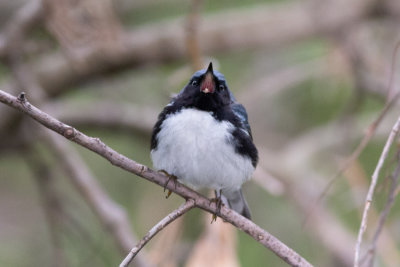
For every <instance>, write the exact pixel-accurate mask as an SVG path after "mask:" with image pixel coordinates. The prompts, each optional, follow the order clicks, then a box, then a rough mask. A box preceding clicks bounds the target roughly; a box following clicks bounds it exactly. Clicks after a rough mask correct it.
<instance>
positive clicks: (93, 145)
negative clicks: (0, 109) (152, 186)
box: [0, 90, 312, 267]
mask: <svg viewBox="0 0 400 267" xmlns="http://www.w3.org/2000/svg"><path fill="white" fill-rule="evenodd" d="M0 102H3V103H4V104H6V105H8V106H10V107H13V108H15V109H17V110H19V111H21V112H23V113H25V114H27V115H28V116H30V117H31V118H33V119H34V120H36V121H38V122H39V123H41V124H42V125H44V126H45V127H47V128H49V129H51V130H53V131H55V132H57V133H58V134H60V135H62V136H64V137H65V138H67V139H69V140H71V141H73V142H75V143H77V144H79V145H81V146H83V147H85V148H87V149H89V150H91V151H93V152H95V153H96V154H98V155H100V156H102V157H104V158H105V159H107V160H108V161H110V162H111V164H113V165H115V166H118V167H120V168H122V169H124V170H126V171H129V172H131V173H133V174H136V175H138V176H140V177H143V178H145V179H146V180H148V181H150V182H153V183H156V184H158V185H160V186H162V187H163V186H164V185H165V184H166V182H167V180H168V177H166V176H164V175H162V174H160V173H158V172H156V171H154V170H152V169H150V168H148V167H147V166H145V165H142V164H139V163H137V162H135V161H133V160H131V159H129V158H127V157H125V156H123V155H121V154H119V153H118V152H116V151H115V150H113V149H112V148H110V147H108V146H107V145H106V144H104V143H103V142H102V141H101V140H100V139H99V138H93V137H89V136H87V135H85V134H83V133H81V132H80V131H78V130H76V129H74V128H73V127H71V126H69V125H66V124H64V123H62V122H60V121H58V120H57V119H55V118H53V117H51V116H50V115H49V114H46V113H45V112H43V111H41V110H40V109H38V108H36V107H35V106H33V105H31V104H30V103H29V102H28V101H27V99H26V97H25V95H24V94H20V95H19V96H18V97H14V96H12V95H10V94H8V93H6V92H4V91H1V90H0ZM167 189H169V190H171V191H172V192H174V193H176V194H178V195H180V196H181V197H183V198H185V199H186V200H188V199H193V200H194V202H195V206H196V207H198V208H201V209H203V210H206V211H208V212H211V213H213V214H215V213H217V212H218V208H217V206H216V204H215V203H213V202H210V200H209V199H207V198H206V197H204V196H202V195H200V194H199V193H197V192H195V191H193V190H191V189H190V188H188V187H186V186H184V185H182V184H180V183H178V182H170V183H168V184H167ZM217 215H218V216H219V217H220V218H222V219H223V220H225V221H227V222H229V223H231V224H232V225H234V226H236V227H237V228H238V229H240V230H242V231H244V232H246V233H247V234H248V235H250V236H251V237H252V238H253V239H255V240H256V241H257V242H259V243H260V244H262V245H263V246H265V247H266V248H268V249H270V250H271V251H272V252H273V253H275V254H276V255H277V256H278V257H280V258H281V259H282V260H284V261H285V262H286V263H288V264H289V265H291V266H299V267H306V266H307V267H309V266H312V265H311V264H310V263H309V262H308V261H307V260H305V259H304V258H302V257H301V256H300V255H299V254H298V253H297V252H295V251H294V250H292V249H291V248H289V247H288V246H286V245H285V244H284V243H282V242H281V241H280V240H279V239H277V238H276V237H274V236H273V235H271V234H270V233H268V232H267V231H266V230H264V229H262V228H261V227H259V226H258V225H256V224H255V223H253V222H252V221H250V220H248V219H246V218H244V217H243V216H241V215H240V214H238V213H236V212H235V211H233V210H231V209H229V208H227V207H225V206H223V207H222V208H221V209H220V212H219V213H218V214H217Z"/></svg>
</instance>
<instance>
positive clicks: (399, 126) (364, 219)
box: [354, 117, 400, 267]
mask: <svg viewBox="0 0 400 267" xmlns="http://www.w3.org/2000/svg"><path fill="white" fill-rule="evenodd" d="M399 129H400V117H399V118H398V119H397V121H396V123H395V124H394V126H393V128H392V131H391V132H390V134H389V137H388V139H387V141H386V144H385V146H384V148H383V151H382V154H381V156H380V158H379V161H378V164H377V165H376V168H375V171H374V173H373V174H372V181H371V185H370V186H369V189H368V194H367V197H366V199H365V206H364V211H363V215H362V220H361V225H360V229H359V231H358V237H357V243H356V246H355V254H354V267H358V266H359V263H360V248H361V243H362V238H363V234H364V232H365V230H366V229H367V218H368V211H369V208H370V206H371V203H372V197H373V195H374V191H375V187H376V184H377V182H378V178H379V172H380V170H381V169H382V166H383V163H384V162H385V160H386V158H387V156H388V154H389V150H390V147H391V145H392V143H393V141H394V139H395V138H396V136H397V134H398V132H399Z"/></svg>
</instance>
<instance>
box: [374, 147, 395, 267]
mask: <svg viewBox="0 0 400 267" xmlns="http://www.w3.org/2000/svg"><path fill="white" fill-rule="evenodd" d="M396 158H397V166H396V169H395V170H394V172H393V174H392V175H391V179H392V184H391V186H390V192H389V195H388V198H387V201H386V204H385V208H384V209H383V211H382V213H381V215H380V217H379V223H378V226H377V228H376V230H375V234H374V237H373V239H372V243H371V246H370V248H369V250H368V253H367V254H366V259H367V260H368V261H367V265H366V266H372V263H373V260H374V257H375V251H376V246H377V242H378V239H379V236H380V234H381V232H382V229H383V226H384V224H385V222H386V219H387V216H388V215H389V212H390V209H391V208H392V206H393V203H394V200H395V196H396V189H397V186H398V184H399V175H400V151H397V153H396Z"/></svg>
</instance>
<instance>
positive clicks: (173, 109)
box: [150, 62, 258, 219]
mask: <svg viewBox="0 0 400 267" xmlns="http://www.w3.org/2000/svg"><path fill="white" fill-rule="evenodd" d="M150 154H151V159H152V161H153V166H154V168H155V169H157V170H158V171H162V172H163V173H165V174H167V175H168V176H170V177H174V178H177V179H178V181H179V182H181V183H183V184H185V185H187V186H189V187H191V188H192V189H195V190H197V189H202V188H209V189H213V190H214V191H215V194H216V200H219V201H217V202H219V203H223V204H224V205H227V206H228V207H229V208H231V209H233V210H235V211H236V212H238V213H239V214H241V215H242V216H244V217H246V218H248V219H251V214H250V209H249V207H248V204H247V202H246V199H245V198H244V195H243V192H242V185H243V183H244V182H246V181H247V180H249V179H250V178H251V176H252V174H253V172H254V170H255V168H256V166H257V162H258V152H257V148H256V146H255V145H254V143H253V137H252V133H251V129H250V124H249V121H248V115H247V112H246V109H245V108H244V106H243V105H241V104H240V103H238V102H237V101H236V99H235V97H234V96H233V93H232V92H231V90H230V89H229V88H228V85H227V82H226V80H225V77H224V75H223V74H222V73H220V72H218V71H216V70H213V65H212V62H210V63H209V65H208V67H207V69H202V70H199V71H197V72H195V73H194V74H193V76H192V77H191V79H190V80H189V82H188V83H187V84H186V86H185V87H184V88H183V89H182V90H181V91H180V92H179V94H177V95H176V96H175V97H173V98H172V99H171V101H170V102H169V103H168V104H167V105H166V106H165V108H164V109H163V110H162V112H161V113H160V114H159V116H158V120H157V122H156V123H155V125H154V128H153V132H152V136H151V152H150ZM214 219H216V215H215V218H214Z"/></svg>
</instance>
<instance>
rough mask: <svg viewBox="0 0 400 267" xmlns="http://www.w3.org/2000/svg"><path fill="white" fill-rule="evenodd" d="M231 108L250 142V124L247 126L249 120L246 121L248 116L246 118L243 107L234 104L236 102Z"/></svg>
mask: <svg viewBox="0 0 400 267" xmlns="http://www.w3.org/2000/svg"><path fill="white" fill-rule="evenodd" d="M231 107H232V111H233V113H234V114H235V115H236V116H237V117H238V118H239V119H240V121H241V122H242V125H243V130H244V131H246V132H247V133H248V134H249V136H250V138H251V140H253V136H252V135H251V129H250V124H249V119H248V116H247V112H246V109H245V108H244V106H243V105H242V104H239V103H236V102H234V103H233V104H232V105H231Z"/></svg>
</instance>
